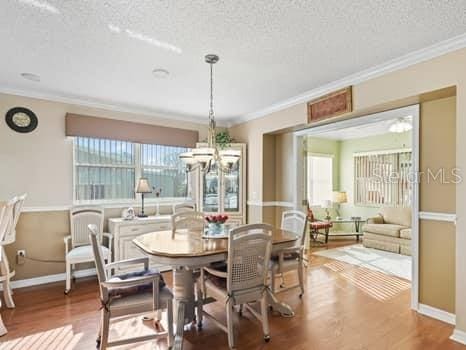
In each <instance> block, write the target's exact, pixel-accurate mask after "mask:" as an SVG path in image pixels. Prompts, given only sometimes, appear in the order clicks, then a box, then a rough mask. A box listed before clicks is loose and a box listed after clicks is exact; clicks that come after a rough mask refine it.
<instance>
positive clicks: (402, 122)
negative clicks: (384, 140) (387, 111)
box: [388, 117, 413, 133]
mask: <svg viewBox="0 0 466 350" xmlns="http://www.w3.org/2000/svg"><path fill="white" fill-rule="evenodd" d="M412 128H413V125H412V124H411V121H410V117H405V118H398V119H397V120H396V121H395V122H394V123H393V124H392V125H390V128H389V129H388V131H390V132H394V133H402V132H406V131H410V130H411V129H412Z"/></svg>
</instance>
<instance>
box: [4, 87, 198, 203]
mask: <svg viewBox="0 0 466 350" xmlns="http://www.w3.org/2000/svg"><path fill="white" fill-rule="evenodd" d="M17 106H21V107H26V108H29V109H31V110H32V111H33V112H34V113H35V114H36V115H37V118H38V119H39V125H38V127H37V129H36V130H34V131H33V132H32V133H29V134H20V133H17V132H15V131H13V130H11V129H10V128H9V127H8V126H7V125H6V123H5V122H4V121H3V120H2V121H1V122H0V145H1V147H0V174H1V175H0V176H1V181H0V200H4V199H6V198H10V197H12V196H14V195H16V194H19V193H23V192H27V193H28V198H27V200H26V204H25V206H26V207H43V206H69V205H71V204H72V200H73V192H72V190H73V189H72V187H73V163H72V156H73V155H72V147H73V145H72V139H71V138H67V137H66V136H65V114H66V113H68V112H69V113H76V114H85V115H93V116H98V117H108V118H113V119H121V120H128V121H135V122H141V123H147V124H157V125H161V126H172V127H180V126H182V127H183V128H185V129H190V130H196V131H199V138H200V139H201V140H202V139H204V138H205V137H206V127H205V125H203V124H194V123H189V122H179V121H174V120H170V119H167V118H162V117H150V116H144V115H135V114H130V113H122V112H115V111H106V110H102V109H95V108H88V107H82V106H76V105H70V104H65V103H57V102H51V101H45V100H39V99H32V98H26V97H20V96H13V95H5V94H0V115H1V116H4V115H5V113H6V112H7V111H8V110H9V109H10V108H12V107H17Z"/></svg>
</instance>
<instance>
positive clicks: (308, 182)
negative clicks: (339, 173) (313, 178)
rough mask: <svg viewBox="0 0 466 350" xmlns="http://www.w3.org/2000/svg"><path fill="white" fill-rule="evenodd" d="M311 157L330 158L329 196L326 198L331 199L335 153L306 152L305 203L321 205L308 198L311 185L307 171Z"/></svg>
mask: <svg viewBox="0 0 466 350" xmlns="http://www.w3.org/2000/svg"><path fill="white" fill-rule="evenodd" d="M311 157H315V158H327V159H330V160H331V167H332V169H331V175H332V176H331V181H330V198H328V200H332V192H333V189H334V188H333V186H334V184H333V175H334V171H335V167H334V164H333V162H334V160H335V155H334V154H332V153H312V152H308V153H307V154H306V158H307V159H306V163H307V165H306V168H307V169H306V172H307V179H306V197H307V198H306V201H307V203H308V204H309V206H322V204H323V203H322V202H320V203H313V202H311V201H309V199H310V194H311V189H312V187H311V186H310V185H311V183H310V173H309V169H310V158H311Z"/></svg>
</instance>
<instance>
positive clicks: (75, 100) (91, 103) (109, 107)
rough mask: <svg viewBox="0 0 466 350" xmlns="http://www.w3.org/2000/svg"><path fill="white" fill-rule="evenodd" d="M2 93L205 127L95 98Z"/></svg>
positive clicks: (1, 88) (196, 120)
mask: <svg viewBox="0 0 466 350" xmlns="http://www.w3.org/2000/svg"><path fill="white" fill-rule="evenodd" d="M0 93H3V94H9V95H16V96H23V97H29V98H36V99H40V100H47V101H53V102H58V103H66V104H71V105H76V106H83V107H89V108H98V109H103V110H106V111H115V112H123V113H132V114H137V115H141V116H146V117H152V118H154V117H155V118H160V119H163V120H167V121H172V120H180V121H185V122H190V123H194V124H199V125H203V121H204V117H196V116H194V115H186V114H176V113H172V112H168V111H162V110H155V109H151V108H143V107H137V106H125V105H123V104H118V103H107V102H101V101H98V100H97V99H95V98H85V97H71V96H61V95H59V94H54V93H50V92H42V91H41V92H40V91H33V90H26V89H18V88H13V87H7V86H0ZM217 126H219V127H229V126H230V119H223V120H222V119H218V118H217Z"/></svg>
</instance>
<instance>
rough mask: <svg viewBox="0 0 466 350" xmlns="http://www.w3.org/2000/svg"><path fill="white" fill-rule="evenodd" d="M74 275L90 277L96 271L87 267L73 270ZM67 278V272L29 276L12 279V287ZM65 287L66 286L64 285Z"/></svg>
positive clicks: (36, 284)
mask: <svg viewBox="0 0 466 350" xmlns="http://www.w3.org/2000/svg"><path fill="white" fill-rule="evenodd" d="M73 275H74V277H76V278H81V277H89V276H95V275H96V271H95V269H85V270H76V271H74V272H73ZM65 279H66V273H64V272H63V273H57V274H55V275H46V276H40V277H34V278H27V279H24V280H17V281H11V288H13V289H16V288H24V287H30V286H38V285H41V284H46V283H52V282H60V281H64V280H65ZM63 288H64V287H63ZM0 290H2V286H0Z"/></svg>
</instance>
